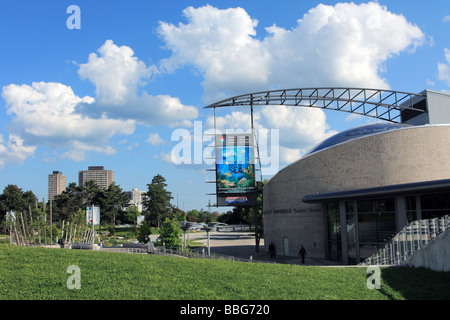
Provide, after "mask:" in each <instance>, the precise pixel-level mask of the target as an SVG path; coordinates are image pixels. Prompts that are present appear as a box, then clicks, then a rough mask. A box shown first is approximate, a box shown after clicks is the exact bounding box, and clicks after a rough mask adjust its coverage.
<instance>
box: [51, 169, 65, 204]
mask: <svg viewBox="0 0 450 320" xmlns="http://www.w3.org/2000/svg"><path fill="white" fill-rule="evenodd" d="M66 184H67V179H66V177H65V176H63V174H62V172H61V171H53V173H52V174H49V175H48V199H49V200H53V199H54V198H55V196H56V195H58V194H61V193H63V192H64V191H66Z"/></svg>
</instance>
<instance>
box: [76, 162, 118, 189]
mask: <svg viewBox="0 0 450 320" xmlns="http://www.w3.org/2000/svg"><path fill="white" fill-rule="evenodd" d="M90 180H94V181H95V182H96V183H97V185H98V186H99V187H100V188H102V189H107V188H108V187H109V186H110V185H111V183H113V182H114V171H113V170H105V168H104V167H103V166H91V167H88V170H82V171H78V185H79V186H80V187H81V186H83V185H84V184H85V183H86V182H87V181H90Z"/></svg>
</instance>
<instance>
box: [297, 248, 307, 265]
mask: <svg viewBox="0 0 450 320" xmlns="http://www.w3.org/2000/svg"><path fill="white" fill-rule="evenodd" d="M298 255H299V256H300V257H301V258H302V264H305V256H306V250H305V248H303V246H301V248H300V251H299V252H298Z"/></svg>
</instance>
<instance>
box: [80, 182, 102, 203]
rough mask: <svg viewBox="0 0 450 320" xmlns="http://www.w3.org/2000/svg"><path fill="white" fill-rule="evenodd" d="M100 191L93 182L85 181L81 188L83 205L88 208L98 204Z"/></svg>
mask: <svg viewBox="0 0 450 320" xmlns="http://www.w3.org/2000/svg"><path fill="white" fill-rule="evenodd" d="M101 192H102V190H101V189H100V187H99V186H98V185H97V183H96V182H95V181H94V180H90V181H86V183H85V184H84V185H83V186H82V187H81V197H82V199H83V200H82V201H83V205H85V206H90V205H92V204H97V203H98V202H99V197H100V194H101Z"/></svg>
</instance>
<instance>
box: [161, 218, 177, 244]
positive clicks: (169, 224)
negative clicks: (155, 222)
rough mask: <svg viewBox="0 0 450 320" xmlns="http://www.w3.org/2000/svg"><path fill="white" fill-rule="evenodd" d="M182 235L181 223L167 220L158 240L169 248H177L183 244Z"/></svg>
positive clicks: (162, 226)
mask: <svg viewBox="0 0 450 320" xmlns="http://www.w3.org/2000/svg"><path fill="white" fill-rule="evenodd" d="M181 234H182V231H181V228H180V222H179V221H176V220H171V219H169V218H165V219H164V222H163V223H162V225H161V228H160V229H159V237H158V240H159V241H161V242H164V243H165V244H166V246H168V247H176V246H178V245H180V244H181Z"/></svg>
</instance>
